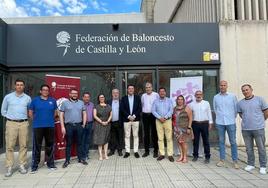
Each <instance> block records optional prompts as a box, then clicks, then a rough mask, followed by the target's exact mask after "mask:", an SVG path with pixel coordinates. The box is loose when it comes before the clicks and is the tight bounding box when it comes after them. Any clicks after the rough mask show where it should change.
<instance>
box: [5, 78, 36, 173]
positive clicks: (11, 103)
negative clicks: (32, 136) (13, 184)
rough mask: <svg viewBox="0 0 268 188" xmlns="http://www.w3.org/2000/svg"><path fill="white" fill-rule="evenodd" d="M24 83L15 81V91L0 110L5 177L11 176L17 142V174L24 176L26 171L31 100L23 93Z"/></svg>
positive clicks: (18, 80)
mask: <svg viewBox="0 0 268 188" xmlns="http://www.w3.org/2000/svg"><path fill="white" fill-rule="evenodd" d="M24 88H25V82H24V81H23V80H21V79H17V80H16V81H15V91H14V92H12V93H10V94H8V95H6V96H5V98H4V100H3V103H2V108H1V113H2V116H4V117H5V118H6V119H7V121H6V167H7V172H6V174H5V176H6V177H9V176H11V175H12V167H13V165H14V147H15V144H16V141H17V138H18V140H19V146H20V149H19V163H20V166H19V172H20V173H21V174H26V173H27V169H25V165H26V163H27V140H28V126H29V123H28V120H27V118H28V113H27V112H28V107H29V105H30V103H31V98H30V97H29V96H28V95H26V94H25V93H24Z"/></svg>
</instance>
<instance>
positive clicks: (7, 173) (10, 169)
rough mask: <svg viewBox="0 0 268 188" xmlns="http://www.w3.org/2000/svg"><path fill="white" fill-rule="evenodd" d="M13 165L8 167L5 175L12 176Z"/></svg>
mask: <svg viewBox="0 0 268 188" xmlns="http://www.w3.org/2000/svg"><path fill="white" fill-rule="evenodd" d="M12 173H13V172H12V167H8V168H7V172H6V174H5V177H10V176H12Z"/></svg>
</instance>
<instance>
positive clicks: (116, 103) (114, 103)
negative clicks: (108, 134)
mask: <svg viewBox="0 0 268 188" xmlns="http://www.w3.org/2000/svg"><path fill="white" fill-rule="evenodd" d="M112 121H119V100H113V101H112Z"/></svg>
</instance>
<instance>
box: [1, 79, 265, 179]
mask: <svg viewBox="0 0 268 188" xmlns="http://www.w3.org/2000/svg"><path fill="white" fill-rule="evenodd" d="M24 87H25V83H24V81H23V80H21V79H17V80H16V81H15V91H14V92H12V93H10V94H8V95H6V96H5V98H4V100H3V103H2V108H1V113H2V116H4V117H5V118H6V120H7V121H6V167H7V172H6V174H5V176H6V177H9V176H11V175H12V173H13V170H12V167H13V165H14V147H15V144H16V140H17V138H18V140H19V147H20V149H19V163H20V165H19V172H20V173H22V174H25V173H27V169H26V163H27V140H28V135H29V132H28V131H29V130H28V126H29V121H28V118H31V119H32V130H33V152H32V165H31V173H35V172H37V170H38V164H39V163H40V155H41V147H42V141H43V139H45V159H46V164H47V167H48V168H49V169H51V170H55V169H56V168H57V167H56V166H55V164H54V144H55V140H54V132H55V120H56V119H57V118H59V120H60V126H61V132H62V135H63V137H65V138H66V150H65V161H64V163H63V168H66V167H67V166H68V165H69V164H70V159H71V147H72V144H73V143H74V138H76V144H77V159H78V162H79V163H81V164H83V165H87V164H88V162H87V160H88V159H89V148H90V145H91V142H93V144H95V145H97V146H98V153H99V160H105V159H108V158H109V156H112V155H114V154H115V152H116V151H117V152H118V155H119V156H123V152H122V151H123V149H125V153H124V156H123V158H128V157H129V156H130V140H131V139H130V137H131V131H132V135H133V150H134V156H135V157H136V158H139V157H140V154H139V128H140V125H139V123H140V121H142V124H143V130H144V137H143V138H144V153H143V155H142V157H147V156H149V155H150V143H151V141H152V146H153V157H154V158H157V160H158V161H160V160H163V159H164V158H165V156H166V154H165V143H164V140H166V146H167V158H168V160H169V161H171V162H174V158H173V140H175V143H174V144H176V145H177V146H178V148H179V150H180V156H179V157H178V159H177V160H176V161H177V162H182V163H187V162H188V156H187V154H188V146H189V144H193V159H192V161H193V162H195V161H197V160H198V158H199V151H198V150H199V143H200V142H199V141H200V136H201V137H202V142H203V146H204V154H205V160H204V163H206V164H207V163H209V162H210V156H211V154H210V144H209V131H210V129H211V128H212V125H213V118H212V113H211V108H210V104H209V102H208V101H205V100H203V93H202V91H200V90H199V91H196V92H195V100H194V101H193V102H192V103H190V104H186V102H185V99H184V97H183V96H182V95H180V96H178V97H177V98H176V105H175V107H174V105H173V102H172V100H171V99H170V98H168V97H167V96H166V89H165V88H163V87H160V88H159V90H158V93H156V92H154V91H153V87H152V84H151V83H146V85H145V90H146V92H145V93H144V94H143V95H142V96H141V97H140V96H138V95H135V94H134V93H135V86H134V85H131V84H130V85H128V86H127V95H126V96H123V97H122V98H121V99H120V94H119V90H118V89H113V90H112V99H111V100H106V98H105V96H104V94H100V95H99V96H98V98H97V100H98V104H96V105H94V104H93V103H92V102H91V101H90V99H91V95H90V93H89V92H84V93H83V94H82V100H79V98H78V96H79V92H78V90H76V89H71V90H70V92H69V99H68V100H65V101H63V102H62V104H61V105H60V106H59V107H58V106H57V103H56V100H55V99H54V98H52V97H50V96H49V91H50V87H49V85H46V84H44V85H42V86H41V87H40V95H39V96H37V97H35V98H34V99H33V100H31V98H30V97H29V96H28V95H27V94H25V93H24ZM227 88H228V85H227V82H226V81H221V82H220V92H219V93H218V94H217V95H215V96H214V99H213V107H214V112H215V114H216V127H217V130H218V135H219V150H220V161H219V162H218V163H217V166H219V167H222V166H224V165H225V134H226V132H227V134H228V137H229V141H230V145H231V153H232V160H233V162H234V163H233V164H234V168H236V169H238V168H239V165H238V154H237V144H236V116H237V113H239V115H240V117H241V118H242V135H243V138H244V142H245V145H246V151H247V156H248V165H247V166H246V167H245V170H246V171H251V170H253V169H254V168H255V157H254V150H253V146H254V140H255V143H256V146H257V148H258V152H259V160H260V173H261V174H266V163H267V158H266V150H265V132H264V128H265V120H266V119H267V117H268V105H267V103H266V102H265V101H264V99H263V98H261V97H258V96H254V95H253V89H252V87H251V86H250V85H249V84H245V85H243V86H242V87H241V90H242V93H243V95H244V96H245V98H244V99H242V100H241V101H239V102H237V98H236V96H235V95H233V94H231V93H229V92H227ZM173 138H174V139H173ZM108 147H109V149H110V150H109V153H108Z"/></svg>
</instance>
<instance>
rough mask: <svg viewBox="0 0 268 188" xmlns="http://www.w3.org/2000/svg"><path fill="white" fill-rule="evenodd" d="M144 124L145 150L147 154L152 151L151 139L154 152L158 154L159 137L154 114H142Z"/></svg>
mask: <svg viewBox="0 0 268 188" xmlns="http://www.w3.org/2000/svg"><path fill="white" fill-rule="evenodd" d="M142 122H143V130H144V149H145V152H149V151H150V150H149V149H150V142H151V139H152V141H153V148H154V152H158V136H157V131H156V125H155V117H154V115H153V114H152V113H142Z"/></svg>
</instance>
